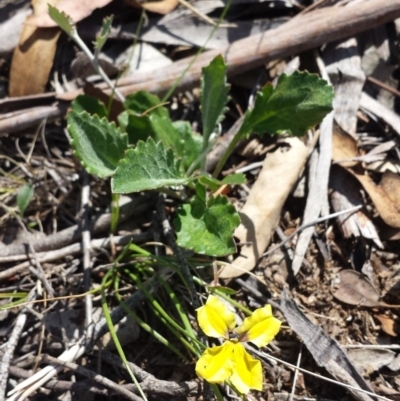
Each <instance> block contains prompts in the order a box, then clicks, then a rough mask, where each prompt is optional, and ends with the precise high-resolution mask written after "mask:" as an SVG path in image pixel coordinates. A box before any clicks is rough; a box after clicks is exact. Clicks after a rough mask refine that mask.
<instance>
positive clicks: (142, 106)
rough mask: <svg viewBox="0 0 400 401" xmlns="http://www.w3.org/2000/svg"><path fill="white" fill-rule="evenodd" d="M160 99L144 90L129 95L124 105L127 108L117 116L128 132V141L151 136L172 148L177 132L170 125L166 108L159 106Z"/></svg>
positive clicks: (177, 138)
mask: <svg viewBox="0 0 400 401" xmlns="http://www.w3.org/2000/svg"><path fill="white" fill-rule="evenodd" d="M160 104H161V100H160V99H159V98H158V97H157V96H154V95H152V94H150V93H148V92H146V91H139V92H137V93H134V94H132V95H129V96H128V97H127V99H126V100H125V103H124V106H125V108H126V109H127V111H125V112H124V113H122V114H121V115H120V116H119V117H118V122H119V124H120V126H121V127H122V128H123V129H124V130H125V131H126V133H127V134H128V139H129V143H130V144H132V145H134V144H136V143H137V142H138V141H140V140H142V141H146V140H147V138H149V137H151V138H153V139H154V140H155V141H162V142H163V143H164V146H166V147H167V146H171V147H173V148H174V149H175V148H176V147H175V144H176V142H178V141H179V133H178V132H176V130H175V129H174V127H173V126H172V122H171V120H170V117H169V113H168V110H167V109H166V108H165V107H162V106H160Z"/></svg>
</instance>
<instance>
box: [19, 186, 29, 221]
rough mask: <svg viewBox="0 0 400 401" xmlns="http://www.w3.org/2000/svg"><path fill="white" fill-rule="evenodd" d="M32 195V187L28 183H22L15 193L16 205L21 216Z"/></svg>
mask: <svg viewBox="0 0 400 401" xmlns="http://www.w3.org/2000/svg"><path fill="white" fill-rule="evenodd" d="M32 196H33V187H32V186H30V185H23V186H22V187H21V188H20V189H19V191H18V195H17V205H18V209H19V212H20V214H21V216H23V215H24V213H25V210H26V208H27V207H28V206H29V202H30V201H31V199H32Z"/></svg>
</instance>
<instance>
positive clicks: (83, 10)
mask: <svg viewBox="0 0 400 401" xmlns="http://www.w3.org/2000/svg"><path fill="white" fill-rule="evenodd" d="M110 2H111V0H59V1H49V0H46V1H42V0H38V1H36V3H43V4H45V12H41V13H36V12H35V13H34V15H32V16H31V17H30V18H29V21H28V23H29V25H32V26H36V27H41V28H50V27H55V26H57V24H56V23H55V22H54V21H53V20H52V19H51V18H50V16H49V14H48V12H47V3H51V5H53V6H55V7H57V10H58V11H62V12H64V13H65V14H67V15H68V16H69V17H70V18H71V19H72V21H74V22H78V21H81V20H83V19H84V18H86V17H88V16H89V15H91V14H92V12H93V10H95V9H96V8H102V7H104V6H106V5H107V4H108V3H110Z"/></svg>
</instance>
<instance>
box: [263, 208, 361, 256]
mask: <svg viewBox="0 0 400 401" xmlns="http://www.w3.org/2000/svg"><path fill="white" fill-rule="evenodd" d="M362 208H363V206H362V205H358V206H354V207H351V208H349V209H346V210H341V211H340V212H336V213H332V214H329V215H328V216H324V217H320V218H319V219H316V220H314V221H310V222H309V223H307V224H304V225H302V226H300V227H298V228H296V230H294V231H293V232H292V234H290V235H289V236H288V237H287V238H286V239H285V240H284V241H283V242H281V243H280V244H279V245H277V246H276V247H274V248H272V249H270V250H269V251H267V252H265V253H263V255H262V256H267V255H270V254H271V253H274V252H275V251H277V250H278V249H279V248H280V247H281V246H283V245H285V244H286V243H287V242H288V241H290V240H291V239H292V238H293V237H294V236H295V235H296V234H297V233H298V232H300V231H302V230H304V229H305V228H307V227H311V226H314V225H315V224H319V223H322V222H323V221H326V220H330V219H334V218H335V217H338V216H341V215H342V214H346V213H354V212H357V211H358V210H360V209H362Z"/></svg>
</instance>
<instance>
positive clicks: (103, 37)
mask: <svg viewBox="0 0 400 401" xmlns="http://www.w3.org/2000/svg"><path fill="white" fill-rule="evenodd" d="M112 22H113V17H112V15H111V16H109V17H105V18H104V19H103V22H102V24H101V30H100V34H99V36H98V37H97V38H96V40H95V42H94V47H95V49H96V54H99V53H100V51H101V49H102V48H103V46H104V44H105V43H106V41H107V39H108V35H109V34H110V31H111V25H112Z"/></svg>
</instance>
